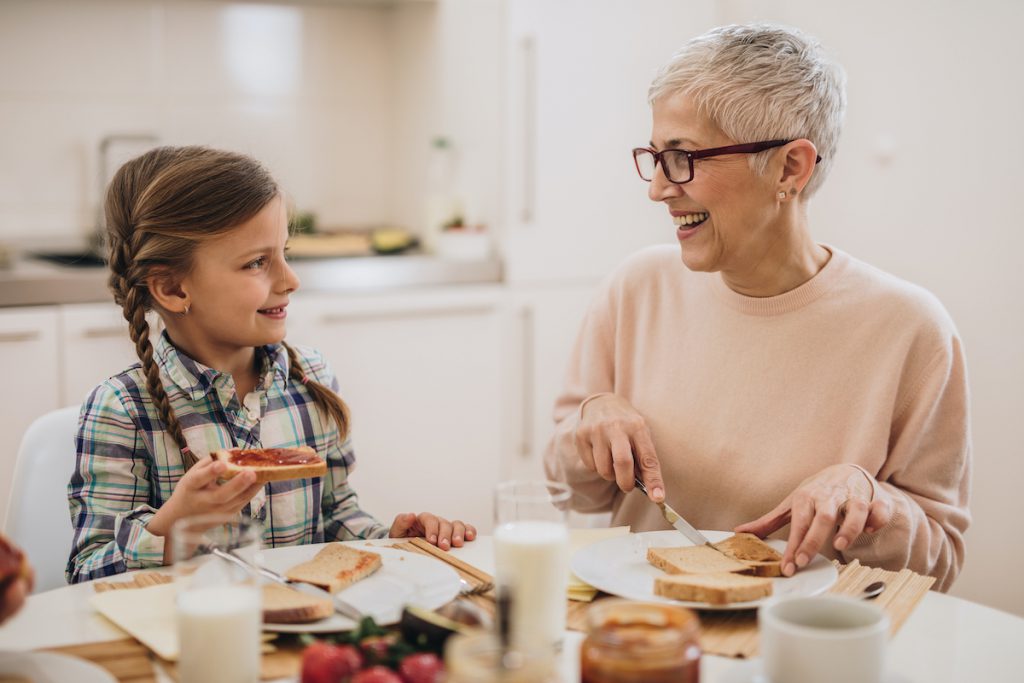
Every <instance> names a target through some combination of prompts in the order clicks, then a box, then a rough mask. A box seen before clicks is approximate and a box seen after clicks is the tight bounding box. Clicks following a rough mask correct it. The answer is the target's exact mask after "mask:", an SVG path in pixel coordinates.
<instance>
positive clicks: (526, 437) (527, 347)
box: [519, 306, 534, 458]
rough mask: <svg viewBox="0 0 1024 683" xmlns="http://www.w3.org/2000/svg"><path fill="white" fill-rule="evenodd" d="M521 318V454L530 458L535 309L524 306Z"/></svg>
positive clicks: (531, 446)
mask: <svg viewBox="0 0 1024 683" xmlns="http://www.w3.org/2000/svg"><path fill="white" fill-rule="evenodd" d="M520 318H521V321H522V331H523V405H522V409H523V418H522V420H523V424H522V430H523V431H522V435H523V440H522V443H521V444H520V445H519V454H520V455H522V456H523V457H524V458H529V457H531V456H532V455H533V390H534V382H533V371H534V367H533V366H534V353H533V309H532V308H531V307H530V306H524V307H523V310H522V311H521V312H520Z"/></svg>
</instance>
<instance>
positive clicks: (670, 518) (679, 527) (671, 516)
mask: <svg viewBox="0 0 1024 683" xmlns="http://www.w3.org/2000/svg"><path fill="white" fill-rule="evenodd" d="M634 482H635V483H636V487H637V488H638V489H640V490H641V491H643V492H644V495H647V487H646V486H644V483H643V482H642V481H640V477H634ZM657 506H658V507H659V508H661V514H662V515H663V516H664V517H665V520H666V521H667V522H668V523H669V524H671V525H672V526H673V527H675V529H676V531H678V532H679V533H681V534H682V535H683V536H686V538H688V539H690V542H691V543H693V544H694V545H706V546H711V547H712V548H715V546H714V545H712V543H711V541H709V540H708V539H707V537H706V536H704V534H702V533H701V532H699V531H697V530H696V529H695V528H693V525H692V524H690V523H689V522H687V521H686V520H685V519H683V516H682V515H680V514H679V513H678V512H676V511H675V510H673V509H672V507H671V506H670V505H669V504H668V503H666V502H664V501H662V502H661V503H657ZM715 550H718V548H715ZM719 552H721V551H719Z"/></svg>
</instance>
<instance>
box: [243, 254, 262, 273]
mask: <svg viewBox="0 0 1024 683" xmlns="http://www.w3.org/2000/svg"><path fill="white" fill-rule="evenodd" d="M266 262H267V257H266V256H260V257H259V258H257V259H253V260H252V261H249V262H248V263H246V264H245V268H246V269H247V270H258V269H259V268H262V267H263V264H264V263H266Z"/></svg>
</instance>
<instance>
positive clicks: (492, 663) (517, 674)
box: [444, 633, 560, 683]
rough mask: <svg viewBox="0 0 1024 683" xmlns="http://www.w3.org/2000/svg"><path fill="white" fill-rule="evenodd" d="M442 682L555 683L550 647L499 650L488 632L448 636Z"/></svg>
mask: <svg viewBox="0 0 1024 683" xmlns="http://www.w3.org/2000/svg"><path fill="white" fill-rule="evenodd" d="M444 666H445V670H446V672H447V678H446V679H445V683H558V682H559V680H560V679H559V677H558V675H557V673H556V671H555V666H556V659H555V655H554V651H553V650H551V648H544V649H542V650H540V651H537V650H534V651H530V652H523V651H511V652H502V649H501V646H500V644H499V642H498V639H497V638H496V637H495V636H494V635H492V634H489V633H474V634H471V635H456V636H452V637H451V638H449V639H448V641H447V642H446V643H445V648H444Z"/></svg>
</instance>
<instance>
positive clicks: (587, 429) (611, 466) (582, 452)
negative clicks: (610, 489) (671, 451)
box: [576, 394, 665, 503]
mask: <svg viewBox="0 0 1024 683" xmlns="http://www.w3.org/2000/svg"><path fill="white" fill-rule="evenodd" d="M576 453H577V454H578V455H579V456H580V460H582V461H583V465H584V466H585V467H587V469H590V470H593V471H595V472H597V473H598V474H599V475H601V477H602V478H603V479H605V480H607V481H614V482H615V484H616V485H617V486H618V487H619V488H620V489H622V490H623V491H627V492H628V491H632V490H633V487H634V483H633V478H634V477H636V476H639V477H640V479H641V481H643V482H644V485H645V486H646V487H647V490H648V491H649V492H650V496H651V500H652V501H653V502H655V503H660V502H662V501H663V500H665V485H664V484H663V483H662V478H661V463H660V462H659V461H658V455H657V454H656V453H655V452H654V441H652V440H651V432H650V431H649V430H648V429H647V422H646V421H645V420H644V418H643V416H642V415H641V414H640V413H638V412H637V410H636V408H634V407H633V406H632V405H630V403H629V402H628V401H626V400H625V399H624V398H621V397H619V396H616V395H615V394H605V395H604V396H598V397H597V398H594V399H591V400H590V401H587V404H586V405H584V406H583V411H582V414H581V415H580V423H579V425H578V426H577V427H576ZM637 470H639V471H637Z"/></svg>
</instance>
